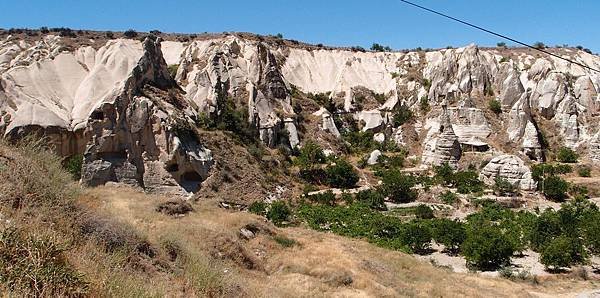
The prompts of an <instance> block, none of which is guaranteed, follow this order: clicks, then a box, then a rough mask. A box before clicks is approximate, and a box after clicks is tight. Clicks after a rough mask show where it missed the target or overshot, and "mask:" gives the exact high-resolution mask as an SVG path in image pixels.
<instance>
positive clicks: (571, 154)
mask: <svg viewBox="0 0 600 298" xmlns="http://www.w3.org/2000/svg"><path fill="white" fill-rule="evenodd" d="M577 158H579V156H578V155H577V153H575V151H573V150H572V149H571V148H568V147H561V148H560V149H558V153H557V154H556V159H557V160H558V161H560V162H564V163H577Z"/></svg>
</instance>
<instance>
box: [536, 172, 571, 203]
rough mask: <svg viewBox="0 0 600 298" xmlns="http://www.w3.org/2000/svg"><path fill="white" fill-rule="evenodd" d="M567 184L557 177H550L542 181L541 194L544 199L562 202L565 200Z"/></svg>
mask: <svg viewBox="0 0 600 298" xmlns="http://www.w3.org/2000/svg"><path fill="white" fill-rule="evenodd" d="M568 190H569V183H568V182H567V181H565V180H564V179H562V178H560V177H558V176H550V177H548V178H546V179H544V181H542V192H543V194H544V196H545V197H546V198H548V199H549V200H552V201H555V202H562V201H564V200H565V199H566V198H567V191H568Z"/></svg>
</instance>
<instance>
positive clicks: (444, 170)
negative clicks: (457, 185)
mask: <svg viewBox="0 0 600 298" xmlns="http://www.w3.org/2000/svg"><path fill="white" fill-rule="evenodd" d="M433 170H434V172H435V175H434V176H433V178H434V180H435V181H436V183H438V184H441V185H444V186H449V185H452V183H453V180H454V170H453V169H452V167H450V165H449V164H448V163H444V164H442V165H441V166H437V167H434V169H433Z"/></svg>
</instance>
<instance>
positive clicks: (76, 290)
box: [0, 228, 88, 297]
mask: <svg viewBox="0 0 600 298" xmlns="http://www.w3.org/2000/svg"><path fill="white" fill-rule="evenodd" d="M0 283H1V284H2V285H3V286H4V287H3V288H4V290H9V291H10V292H14V293H18V294H19V296H21V295H22V296H24V297H26V296H31V297H43V296H48V297H67V296H69V297H71V296H73V297H75V296H83V295H84V294H86V293H87V292H88V283H87V282H86V281H85V280H83V277H82V275H80V274H79V273H77V272H76V271H75V270H74V269H73V268H72V266H71V265H70V264H69V263H68V262H67V258H66V257H65V255H64V248H63V247H62V246H61V245H59V244H57V243H55V242H54V240H53V239H51V238H45V237H38V236H35V235H25V234H24V233H23V232H22V231H20V230H17V229H15V228H9V229H6V230H3V231H2V232H1V233H0ZM5 294H8V293H5ZM9 296H10V295H9Z"/></svg>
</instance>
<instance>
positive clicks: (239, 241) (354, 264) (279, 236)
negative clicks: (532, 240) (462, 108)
mask: <svg viewBox="0 0 600 298" xmlns="http://www.w3.org/2000/svg"><path fill="white" fill-rule="evenodd" d="M167 200H169V198H166V197H161V196H156V195H147V194H144V193H142V192H140V191H138V190H135V189H131V188H128V187H122V186H114V185H113V186H103V187H98V188H94V189H88V190H85V191H84V195H83V196H82V197H81V198H80V201H82V203H83V205H84V206H86V207H88V208H93V209H94V210H95V211H97V212H100V213H105V214H107V215H110V216H111V217H114V218H115V219H117V220H118V221H122V222H123V223H124V224H129V225H131V226H133V227H134V228H135V229H136V230H137V232H138V233H139V234H141V235H143V237H147V239H148V241H149V242H150V243H152V244H154V245H160V243H164V242H165V241H166V240H168V241H175V242H178V243H182V244H184V245H185V246H186V248H187V250H188V251H192V252H195V253H197V256H196V257H198V258H199V260H201V262H204V263H205V264H207V266H205V267H204V268H205V269H204V270H202V271H201V272H196V274H199V275H201V276H200V277H198V279H197V280H195V281H194V280H193V279H192V281H191V282H192V283H194V282H197V283H202V284H204V285H206V284H207V283H215V284H218V286H219V287H222V288H223V289H225V290H224V291H223V292H221V294H224V295H227V296H228V295H231V296H253V297H324V296H327V297H392V296H394V297H398V296H418V297H433V296H437V297H465V296H468V297H527V296H528V297H588V296H593V295H598V294H599V293H600V283H599V282H598V281H595V280H587V281H586V280H581V279H578V278H576V277H574V276H572V275H554V276H542V277H539V278H536V279H535V282H533V281H531V280H530V281H521V282H514V281H510V280H507V279H503V278H497V277H489V276H482V275H481V274H476V273H469V272H465V273H456V272H452V271H451V270H450V269H448V268H445V267H443V266H441V264H437V265H433V264H431V263H430V262H429V261H428V260H427V258H425V260H419V259H418V258H416V257H413V256H411V255H407V254H404V253H401V252H397V251H391V250H387V249H383V248H379V247H376V246H374V245H372V244H369V243H367V242H365V241H361V240H354V239H348V238H344V237H341V236H337V235H333V234H329V233H322V232H317V231H313V230H310V229H308V228H303V227H291V228H277V227H274V226H273V225H271V224H270V223H267V222H265V220H264V218H262V217H259V216H256V215H253V214H250V213H247V212H237V211H229V210H225V209H222V208H219V207H218V205H217V203H216V202H214V201H200V202H197V203H193V207H194V209H195V210H194V211H192V212H190V213H188V214H186V215H184V216H180V217H173V216H169V215H165V214H162V213H158V212H156V211H155V209H156V207H157V205H158V204H159V203H161V202H164V201H167ZM241 230H243V231H244V232H245V233H241ZM248 230H249V231H251V232H252V233H247V231H248ZM437 263H441V262H437ZM192 273H193V272H192ZM147 274H148V281H149V282H151V283H152V284H153V287H154V288H153V289H152V290H153V292H154V293H155V294H157V296H187V295H189V294H190V293H188V292H186V291H187V289H186V287H187V286H186V284H188V283H189V282H190V280H189V275H190V274H188V278H187V279H188V280H187V281H182V280H180V279H177V278H172V277H168V276H166V275H164V274H161V273H160V272H148V273H147ZM192 275H193V274H192ZM195 288H198V287H195ZM196 295H199V294H198V293H196Z"/></svg>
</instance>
